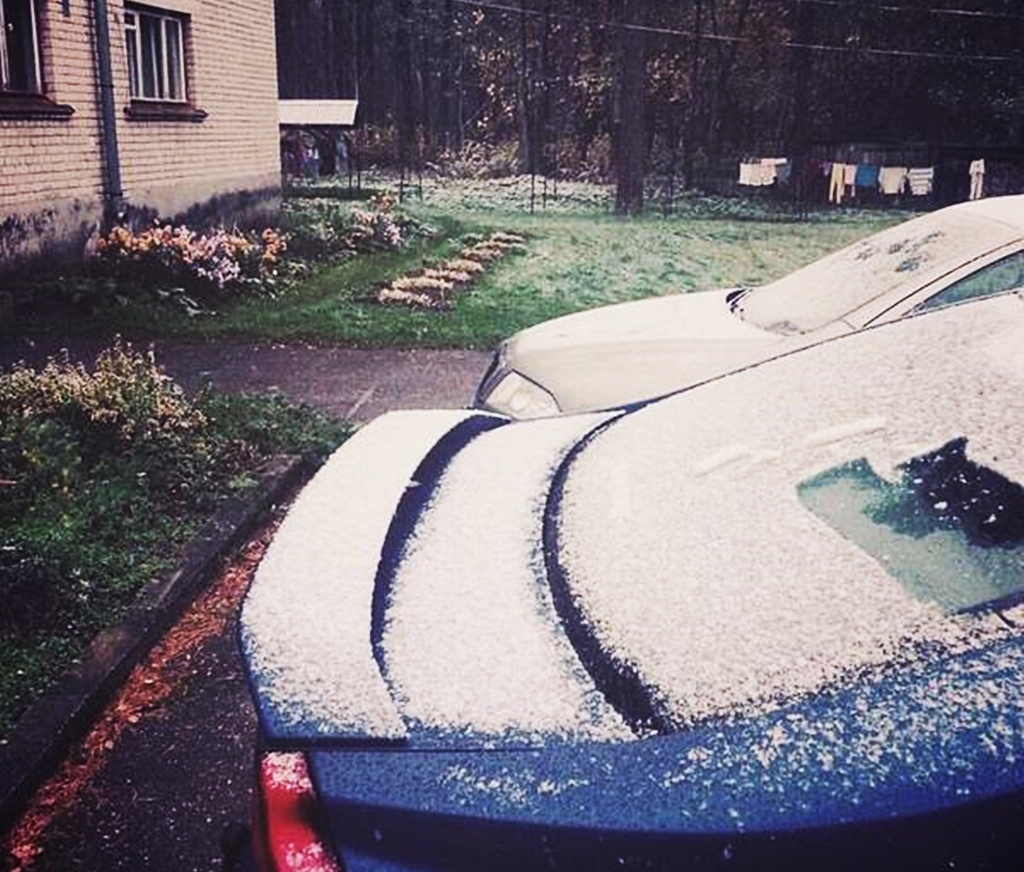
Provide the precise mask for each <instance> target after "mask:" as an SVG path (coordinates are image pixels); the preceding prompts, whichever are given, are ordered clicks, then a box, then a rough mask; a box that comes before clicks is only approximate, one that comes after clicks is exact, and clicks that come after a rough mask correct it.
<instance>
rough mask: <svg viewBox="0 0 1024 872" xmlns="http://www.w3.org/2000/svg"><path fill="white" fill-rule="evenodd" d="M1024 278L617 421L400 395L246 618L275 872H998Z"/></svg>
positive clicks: (287, 528) (1016, 730)
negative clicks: (407, 405) (411, 406)
mask: <svg viewBox="0 0 1024 872" xmlns="http://www.w3.org/2000/svg"><path fill="white" fill-rule="evenodd" d="M1022 482H1024V299H1022V298H1021V296H1020V295H1018V294H1017V293H1008V294H1003V295H999V296H994V297H991V298H989V299H985V300H978V301H972V302H968V303H964V304H961V305H956V306H950V307H947V308H944V309H942V310H939V311H935V312H930V313H927V314H924V315H921V316H915V317H912V318H907V319H903V320H901V321H898V322H895V323H892V324H886V325H883V326H880V327H878V328H872V329H869V330H864V331H860V332H858V333H856V334H853V335H851V336H848V337H844V338H841V339H838V340H834V341H831V342H825V343H822V344H819V345H817V346H815V347H813V348H809V349H806V350H804V351H801V352H800V353H798V354H792V355H787V356H785V357H782V358H778V359H775V360H771V361H768V362H765V363H763V364H761V365H758V366H754V367H750V368H748V369H746V370H744V371H742V372H739V373H735V374H733V375H730V376H728V377H725V378H722V379H719V380H716V381H714V382H712V383H710V384H706V385H702V386H698V387H696V388H694V389H692V390H688V391H685V392H682V393H679V394H677V395H674V396H670V397H667V398H664V399H661V400H658V401H656V402H652V403H650V404H646V405H643V406H637V407H632V408H631V409H629V410H627V411H609V412H596V413H583V414H577V415H563V416H554V417H549V418H543V419H537V420H529V421H514V420H510V419H508V418H505V417H502V416H497V415H493V414H488V413H483V412H479V411H471V410H461V411H405V412H393V413H389V414H387V415H384V416H383V417H381V418H378V419H377V420H376V421H374V422H373V423H371V424H369V425H368V426H366V427H364V428H362V429H360V430H359V431H358V432H357V433H356V434H355V435H354V436H353V437H352V438H351V439H350V440H349V441H348V442H347V443H346V444H345V445H344V446H342V447H341V448H340V449H339V450H338V451H337V453H336V454H334V455H333V456H332V458H331V459H330V460H329V461H328V462H327V464H326V465H325V466H324V467H323V468H322V469H321V470H320V471H319V472H318V473H317V475H316V476H315V477H314V478H313V480H312V481H311V482H310V483H309V485H307V487H306V488H305V489H304V490H303V492H302V493H301V494H300V496H299V497H298V498H297V500H296V502H295V503H294V505H293V506H292V508H291V509H290V511H289V513H288V515H287V516H286V518H285V520H284V522H283V524H282V526H281V527H280V529H279V531H278V533H277V534H276V536H275V538H274V540H273V542H272V543H271V545H270V547H269V549H268V551H267V553H266V556H265V558H264V560H263V561H262V563H261V565H260V567H259V569H258V571H257V574H256V577H255V579H254V582H253V584H252V586H251V589H250V591H249V592H248V595H247V598H246V600H245V602H244V605H243V608H242V613H241V631H240V632H241V645H242V649H243V653H244V656H245V660H246V664H247V671H248V675H249V681H250V685H251V688H252V692H253V696H254V700H255V704H256V709H257V712H258V719H259V731H260V737H261V738H260V750H259V755H258V766H257V773H258V774H257V781H258V784H257V790H256V802H255V807H256V813H255V818H254V820H255V826H254V827H253V844H254V845H255V854H256V856H257V857H259V858H261V863H262V865H261V866H260V867H259V868H261V869H262V870H264V872H270V870H273V872H284V870H310V869H316V870H330V869H342V868H343V869H346V870H350V872H356V870H369V869H375V870H377V869H388V870H397V869H410V870H412V869H417V870H419V869H432V870H433V869H449V868H451V869H466V870H494V869H512V870H534V869H537V870H540V869H568V870H578V869H586V870H591V869H614V870H618V869H648V870H651V869H663V868H664V869H679V868H693V869H715V868H723V869H747V868H754V869H761V870H763V869H786V870H799V869H816V870H822V869H828V870H835V869H859V870H867V869H871V870H877V869H899V870H901V872H906V870H916V869H943V870H947V869H957V870H963V869H972V868H986V869H1004V868H1016V866H1015V865H1014V864H1015V861H1019V858H1020V857H1021V856H1024V854H1022V851H1024V828H1022V827H1021V821H1022V820H1024V604H1022V598H1024V488H1022V486H1021V483H1022Z"/></svg>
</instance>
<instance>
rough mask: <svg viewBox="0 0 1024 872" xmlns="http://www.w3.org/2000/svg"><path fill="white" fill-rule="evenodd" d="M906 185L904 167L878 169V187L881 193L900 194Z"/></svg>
mask: <svg viewBox="0 0 1024 872" xmlns="http://www.w3.org/2000/svg"><path fill="white" fill-rule="evenodd" d="M906 185H907V168H906V167H882V168H881V169H880V170H879V171H878V188H879V190H880V191H881V192H882V193H883V194H902V193H903V192H904V190H906Z"/></svg>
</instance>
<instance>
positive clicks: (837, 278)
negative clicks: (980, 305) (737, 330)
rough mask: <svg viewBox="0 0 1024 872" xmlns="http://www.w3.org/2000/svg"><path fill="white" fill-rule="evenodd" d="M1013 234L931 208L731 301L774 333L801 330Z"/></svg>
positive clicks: (927, 277) (900, 290) (922, 280)
mask: <svg viewBox="0 0 1024 872" xmlns="http://www.w3.org/2000/svg"><path fill="white" fill-rule="evenodd" d="M1014 237H1015V231H1013V230H1012V229H1011V228H1010V227H1008V226H1007V225H1005V224H1003V223H1001V222H997V221H991V220H989V219H986V218H983V217H982V216H979V215H976V214H971V213H967V214H965V213H963V212H956V211H954V212H953V213H950V212H936V213H932V214H930V215H924V216H922V217H920V218H915V219H913V220H912V221H907V222H904V223H902V224H898V225H896V226H895V227H890V228H888V229H887V230H883V231H882V232H880V233H876V234H874V235H872V236H869V237H868V238H867V239H863V240H861V241H860V242H856V243H854V244H853V245H850V246H847V247H846V248H842V249H840V250H839V251H836V252H833V253H832V254H830V255H827V256H826V257H823V258H821V259H820V260H817V261H815V262H814V263H811V264H809V265H808V266H805V267H803V268H802V269H799V270H797V271H796V272H794V273H791V274H790V275H788V276H785V277H783V278H781V279H779V280H777V281H775V282H772V283H770V284H767V285H764V286H762V287H760V288H756V289H755V290H753V291H751V292H750V293H748V294H745V295H744V296H743V297H742V298H740V299H739V300H738V301H737V304H736V306H735V309H734V311H736V313H737V314H738V315H739V316H740V317H742V318H743V319H744V320H745V321H748V322H750V323H752V324H754V325H755V326H757V327H761V328H762V329H764V330H771V331H773V332H776V333H806V332H807V331H809V330H815V329H817V328H818V327H822V326H824V325H826V324H829V323H832V322H833V321H836V320H838V319H840V318H842V317H844V316H845V315H848V314H849V313H851V312H853V311H855V310H856V309H858V308H859V307H861V306H863V305H865V304H867V303H869V302H870V301H871V300H874V299H876V298H877V297H880V296H882V295H883V294H887V293H890V292H892V293H893V294H895V295H898V297H899V298H901V299H902V298H903V297H905V296H907V295H909V294H910V293H913V292H914V291H915V290H916V289H917V288H919V287H924V286H925V285H927V284H928V283H929V282H931V281H934V280H936V279H938V278H940V277H941V276H943V275H945V274H946V273H948V272H950V271H952V270H954V269H956V268H957V267H958V266H960V265H961V264H963V263H968V262H970V261H971V260H973V259H974V258H977V257H981V256H983V255H984V254H986V253H987V252H989V251H992V250H994V249H996V248H998V247H999V246H1001V245H1006V244H1009V243H1010V242H1011V241H1012V240H1013V238H1014Z"/></svg>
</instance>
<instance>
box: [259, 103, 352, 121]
mask: <svg viewBox="0 0 1024 872" xmlns="http://www.w3.org/2000/svg"><path fill="white" fill-rule="evenodd" d="M358 106H359V101H358V100H278V101H277V116H278V121H279V123H280V124H281V126H282V127H352V126H353V125H354V124H355V122H356V109H357V108H358Z"/></svg>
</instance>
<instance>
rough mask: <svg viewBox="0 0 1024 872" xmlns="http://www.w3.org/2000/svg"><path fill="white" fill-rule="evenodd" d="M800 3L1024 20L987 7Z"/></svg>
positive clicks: (843, 0) (830, 0)
mask: <svg viewBox="0 0 1024 872" xmlns="http://www.w3.org/2000/svg"><path fill="white" fill-rule="evenodd" d="M798 2H800V3H809V4H813V5H814V6H831V7H833V8H840V9H868V10H877V11H879V12H893V13H897V14H906V13H916V14H918V15H920V14H921V13H927V14H929V15H955V16H959V17H961V18H996V19H1000V20H1010V21H1024V15H1016V14H1014V13H1012V12H990V11H988V10H985V9H950V8H946V7H944V6H925V7H919V6H893V5H892V4H887V3H856V2H850V0H798Z"/></svg>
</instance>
